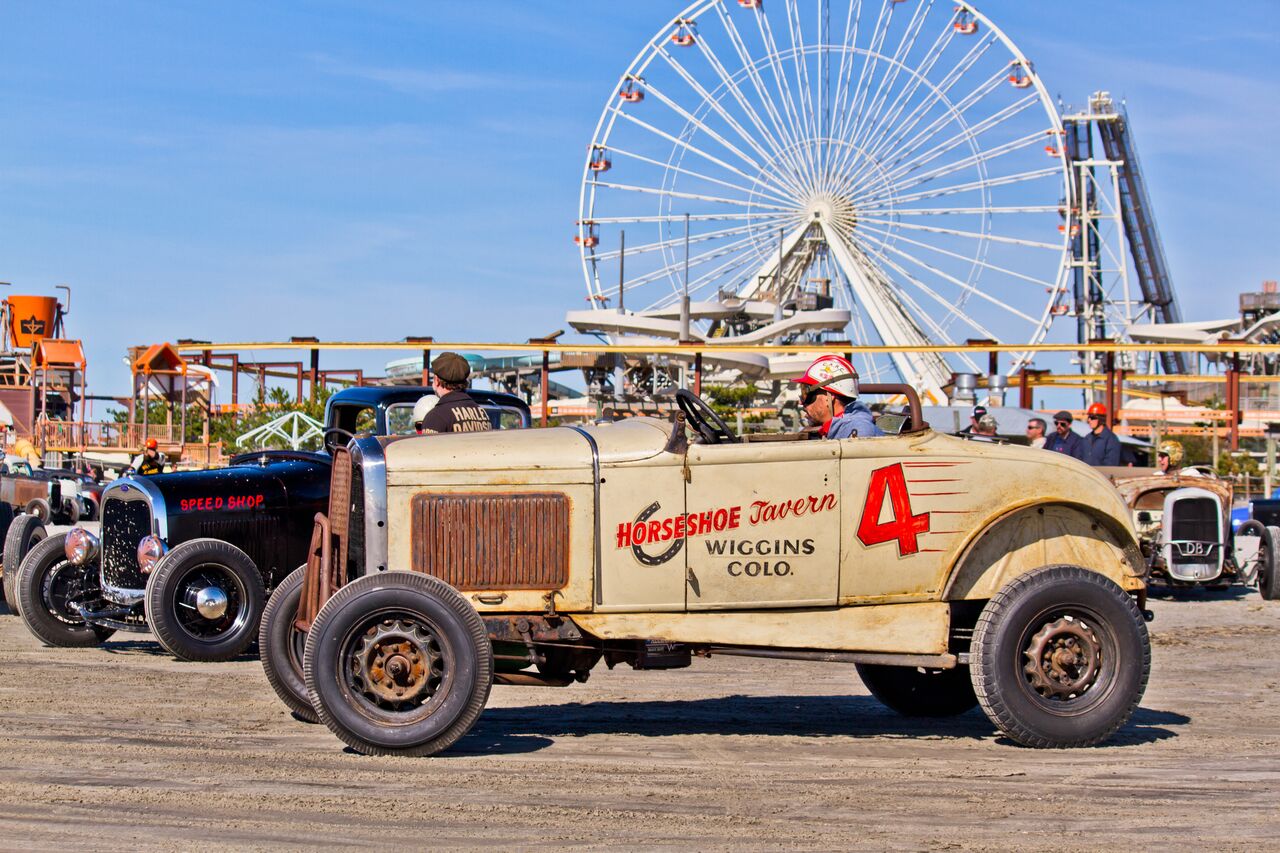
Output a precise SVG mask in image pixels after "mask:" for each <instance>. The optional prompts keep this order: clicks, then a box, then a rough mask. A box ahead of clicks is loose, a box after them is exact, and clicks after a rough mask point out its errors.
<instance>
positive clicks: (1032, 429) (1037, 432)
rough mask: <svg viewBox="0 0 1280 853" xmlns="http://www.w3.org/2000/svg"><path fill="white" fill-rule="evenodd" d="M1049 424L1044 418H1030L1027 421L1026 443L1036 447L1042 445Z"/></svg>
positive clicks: (1041, 446)
mask: <svg viewBox="0 0 1280 853" xmlns="http://www.w3.org/2000/svg"><path fill="white" fill-rule="evenodd" d="M1048 428H1049V425H1048V424H1046V423H1045V422H1044V418H1032V419H1031V420H1029V421H1027V443H1028V444H1030V445H1031V446H1032V447H1035V448H1037V449H1040V448H1043V447H1044V442H1045V437H1044V434H1045V432H1046V430H1048Z"/></svg>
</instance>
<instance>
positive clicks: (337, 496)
mask: <svg viewBox="0 0 1280 853" xmlns="http://www.w3.org/2000/svg"><path fill="white" fill-rule="evenodd" d="M350 513H351V454H350V453H348V452H347V449H346V448H345V447H338V448H335V449H334V451H333V469H332V471H331V472H330V474H329V515H328V517H326V516H325V515H324V514H323V513H316V522H315V526H314V527H313V528H312V530H311V544H310V545H309V546H308V548H307V569H306V571H305V572H304V573H303V576H302V598H301V600H300V601H299V602H298V616H297V618H296V619H295V620H294V625H295V626H296V627H297V628H298V630H300V631H307V630H309V629H310V628H311V622H312V621H313V620H314V619H315V618H316V614H317V613H319V612H320V608H321V607H323V606H324V603H325V602H326V601H328V600H329V598H330V596H332V595H333V594H334V593H335V592H337V591H338V589H339V588H340V587H342V586H343V585H344V584H346V582H347V544H348V540H349V537H348V536H347V535H346V534H347V530H348V528H349V524H348V518H349V516H350ZM339 530H341V531H342V532H341V533H339Z"/></svg>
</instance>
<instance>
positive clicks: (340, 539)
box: [329, 447, 363, 583]
mask: <svg viewBox="0 0 1280 853" xmlns="http://www.w3.org/2000/svg"><path fill="white" fill-rule="evenodd" d="M361 497H363V496H361ZM350 532H351V452H350V451H349V450H347V448H345V447H339V448H337V449H335V450H334V452H333V471H332V472H331V473H330V475H329V533H330V534H331V535H332V536H333V538H334V542H333V545H334V548H333V565H334V567H335V568H336V569H337V570H338V571H339V572H340V573H341V575H342V583H346V574H347V547H348V546H349V545H350V544H351V536H350Z"/></svg>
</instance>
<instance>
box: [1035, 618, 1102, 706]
mask: <svg viewBox="0 0 1280 853" xmlns="http://www.w3.org/2000/svg"><path fill="white" fill-rule="evenodd" d="M1023 654H1024V655H1025V656H1026V658H1027V663H1026V665H1025V666H1024V667H1023V672H1025V673H1026V674H1027V679H1028V681H1029V682H1030V684H1031V686H1032V687H1033V688H1034V689H1035V690H1036V692H1037V693H1039V694H1040V695H1041V696H1045V697H1047V698H1053V699H1069V698H1071V697H1074V696H1079V695H1080V694H1081V693H1084V692H1085V691H1086V690H1088V689H1089V688H1090V687H1092V686H1093V684H1094V682H1096V681H1097V678H1098V672H1099V671H1100V670H1101V668H1102V647H1101V643H1100V642H1099V640H1098V636H1097V634H1095V633H1094V631H1093V629H1092V628H1091V627H1089V626H1088V625H1086V624H1085V623H1083V622H1081V621H1080V620H1078V619H1073V618H1071V617H1067V616H1064V617H1062V618H1060V619H1057V620H1055V621H1053V622H1050V623H1049V624H1047V625H1045V626H1044V627H1043V628H1041V629H1040V631H1039V632H1037V633H1036V635H1035V636H1034V637H1032V638H1031V642H1030V643H1029V644H1028V645H1027V648H1026V650H1025V651H1024V653H1023Z"/></svg>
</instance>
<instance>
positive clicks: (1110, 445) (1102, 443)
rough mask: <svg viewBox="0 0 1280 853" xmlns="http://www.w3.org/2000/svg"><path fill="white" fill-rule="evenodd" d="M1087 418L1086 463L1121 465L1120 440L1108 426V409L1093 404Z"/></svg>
mask: <svg viewBox="0 0 1280 853" xmlns="http://www.w3.org/2000/svg"><path fill="white" fill-rule="evenodd" d="M1085 417H1086V418H1088V420H1089V434H1088V435H1087V436H1085V439H1084V461H1085V462H1088V463H1089V464H1090V465H1095V466H1108V465H1119V464H1120V439H1118V438H1116V434H1115V433H1114V432H1112V431H1111V429H1110V427H1108V426H1107V407H1106V406H1104V405H1102V404H1101V403H1092V404H1090V406H1089V410H1088V412H1087V413H1086V415H1085Z"/></svg>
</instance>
